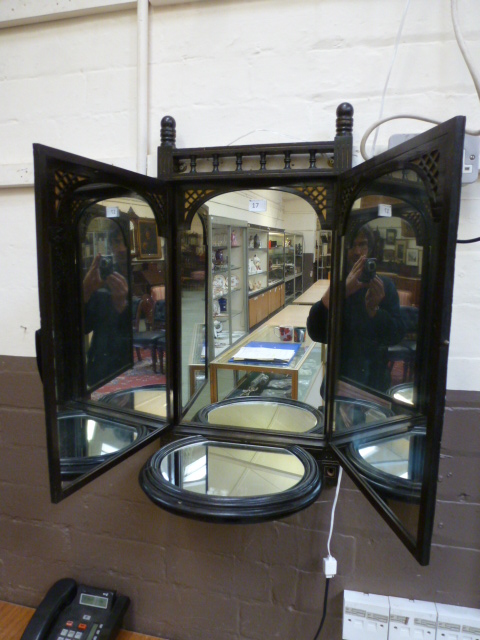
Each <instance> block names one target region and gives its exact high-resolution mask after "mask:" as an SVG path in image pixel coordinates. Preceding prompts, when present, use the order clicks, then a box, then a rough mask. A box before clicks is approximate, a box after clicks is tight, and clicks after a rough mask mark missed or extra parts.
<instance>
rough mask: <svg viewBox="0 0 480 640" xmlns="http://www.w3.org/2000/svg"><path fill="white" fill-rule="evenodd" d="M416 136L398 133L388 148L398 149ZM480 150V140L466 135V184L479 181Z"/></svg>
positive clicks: (464, 158)
mask: <svg viewBox="0 0 480 640" xmlns="http://www.w3.org/2000/svg"><path fill="white" fill-rule="evenodd" d="M415 135H416V134H414V133H396V134H395V135H393V136H390V138H389V140H388V148H389V149H391V148H392V147H396V146H397V144H401V143H402V142H405V141H406V140H410V138H413V137H414V136H415ZM479 150H480V138H479V137H478V136H471V135H469V134H468V133H466V134H465V140H464V143H463V172H462V182H463V183H464V184H468V183H469V182H476V181H477V180H478V161H479V157H478V156H479Z"/></svg>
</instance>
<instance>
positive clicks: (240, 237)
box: [207, 215, 248, 359]
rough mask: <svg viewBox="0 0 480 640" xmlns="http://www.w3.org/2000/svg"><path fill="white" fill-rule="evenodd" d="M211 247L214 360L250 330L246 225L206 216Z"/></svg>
mask: <svg viewBox="0 0 480 640" xmlns="http://www.w3.org/2000/svg"><path fill="white" fill-rule="evenodd" d="M207 223H208V247H209V265H211V270H210V281H209V291H210V297H209V318H210V322H209V323H208V326H209V329H210V331H211V335H210V341H209V343H210V344H211V345H212V346H213V349H212V351H211V354H210V355H211V359H213V357H217V356H218V355H220V353H222V351H224V350H225V349H228V348H229V347H230V346H231V345H232V344H235V342H238V340H241V339H242V338H243V336H244V335H245V334H246V333H247V331H248V324H247V323H248V317H247V282H246V273H245V271H246V269H245V265H246V251H245V249H246V232H247V224H246V223H243V224H242V222H240V221H238V220H229V219H226V218H221V217H220V216H210V215H209V216H207Z"/></svg>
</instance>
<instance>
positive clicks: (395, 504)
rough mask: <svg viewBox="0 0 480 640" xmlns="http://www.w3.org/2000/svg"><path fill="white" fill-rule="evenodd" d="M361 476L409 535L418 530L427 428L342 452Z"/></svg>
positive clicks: (347, 448)
mask: <svg viewBox="0 0 480 640" xmlns="http://www.w3.org/2000/svg"><path fill="white" fill-rule="evenodd" d="M343 451H344V455H345V456H346V458H347V459H348V460H349V461H350V462H351V464H352V466H353V467H354V468H355V469H356V470H357V472H358V474H359V477H361V478H362V479H363V480H364V481H365V482H367V483H368V484H369V485H370V486H372V487H374V488H375V490H376V492H377V494H378V495H379V496H380V497H381V499H382V500H383V501H384V502H385V504H386V505H387V507H388V508H389V509H390V510H391V511H392V512H393V513H394V514H395V516H396V517H397V518H398V519H399V521H400V522H401V523H402V525H403V526H404V527H405V529H406V530H407V531H408V533H409V534H410V535H411V536H412V537H415V536H416V534H417V529H418V518H419V507H420V497H421V491H422V479H423V466H424V455H425V429H415V430H413V431H410V432H408V433H406V434H404V435H397V436H392V437H389V438H383V439H381V440H374V439H372V440H369V441H367V442H362V443H360V442H353V443H350V444H349V445H348V446H347V447H345V448H344V449H343Z"/></svg>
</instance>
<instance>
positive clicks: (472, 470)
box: [0, 357, 480, 640]
mask: <svg viewBox="0 0 480 640" xmlns="http://www.w3.org/2000/svg"><path fill="white" fill-rule="evenodd" d="M479 416H480V394H478V393H465V392H463V393H450V395H449V402H448V409H447V412H446V421H445V430H444V440H443V448H442V461H441V467H440V478H439V479H440V482H439V485H438V500H437V513H436V519H435V530H434V540H433V548H432V555H431V563H430V565H429V566H428V567H420V566H419V565H418V564H417V563H416V562H415V560H414V559H413V558H412V557H411V555H410V554H409V553H408V552H407V551H406V550H405V549H404V548H403V546H402V545H401V544H400V542H399V541H398V540H397V539H396V538H395V536H394V535H393V534H392V533H391V532H390V530H389V529H388V527H387V526H386V525H385V524H384V522H383V520H382V519H381V518H380V516H378V515H377V513H376V512H375V511H374V509H373V508H372V507H371V506H370V505H369V503H368V502H367V501H366V499H365V498H364V497H363V496H362V495H361V494H360V493H359V492H358V491H357V489H356V488H355V487H354V485H353V484H352V483H351V482H350V481H349V480H348V479H347V478H346V477H345V476H344V480H343V481H342V489H341V491H340V497H339V502H338V506H337V513H336V521H335V529H334V535H333V538H332V544H331V549H332V553H333V555H334V556H335V557H336V558H337V560H338V575H337V577H336V578H335V579H334V580H333V581H332V583H331V586H330V600H329V613H328V617H327V621H326V627H325V630H324V632H323V636H324V637H325V638H328V639H329V640H330V639H332V640H333V639H335V638H336V639H338V640H340V638H341V609H342V592H343V590H344V589H354V590H365V591H370V592H373V593H383V594H387V595H396V596H400V597H406V598H418V599H424V600H434V601H437V602H446V603H451V604H459V605H464V606H472V607H479V606H480V586H479V583H478V575H479V572H480V544H479V540H480V535H479V533H480V531H479V522H480V519H479V517H478V516H479V510H480V493H479V486H480V482H479V480H480V477H479V476H480V471H479V469H480V464H479V462H480V445H479V444H478V442H479V438H478V431H479V429H480V420H479ZM44 431H45V429H44V423H43V412H42V393H41V384H40V380H39V378H38V375H37V373H36V369H35V361H34V360H33V359H30V358H12V357H3V358H1V359H0V494H1V496H2V498H1V502H0V599H3V600H7V601H11V602H17V603H20V604H24V605H30V606H35V605H37V604H38V602H39V601H40V599H41V597H42V595H43V593H44V592H45V591H46V590H47V589H48V587H49V586H50V585H51V584H52V583H53V582H54V581H55V580H57V579H58V578H61V577H65V576H72V577H73V578H75V579H77V580H79V581H82V580H83V581H85V582H86V583H87V584H88V583H90V584H97V585H100V586H105V587H109V588H116V589H118V590H119V591H120V592H122V593H125V594H127V595H128V596H130V598H131V600H132V605H131V607H130V609H129V612H128V614H127V617H126V623H125V626H126V627H127V628H130V629H134V630H137V631H142V632H145V633H151V634H154V635H160V636H162V637H165V638H171V639H175V640H202V639H205V640H240V639H242V640H265V639H266V638H268V639H270V638H278V639H279V640H297V639H298V638H313V636H314V633H315V630H316V628H317V626H318V623H319V621H320V618H321V607H322V598H323V590H324V578H323V573H322V558H323V556H324V555H325V553H326V543H327V538H328V531H329V527H330V512H331V507H332V500H333V497H334V492H333V490H332V489H328V490H324V491H323V492H322V494H321V496H320V498H319V499H318V500H317V502H316V503H315V504H314V505H312V506H311V507H309V508H308V509H307V510H305V511H303V512H300V513H298V514H296V515H294V516H291V517H289V518H286V519H284V520H278V521H275V522H271V523H265V524H256V525H249V526H240V525H238V526H234V525H212V524H207V523H201V522H196V521H193V520H187V519H184V518H180V517H178V516H175V515H172V514H169V513H167V512H165V511H162V510H161V509H159V508H157V507H155V506H154V505H153V504H151V503H150V502H149V501H148V499H147V497H146V496H145V494H144V493H143V492H142V490H141V489H140V486H139V484H138V472H139V470H140V468H141V466H142V465H143V463H144V461H145V460H146V459H147V458H148V457H149V456H150V455H152V453H153V452H154V451H155V450H156V445H151V446H150V447H148V448H147V449H145V450H142V451H141V452H139V453H138V454H136V455H135V456H133V457H132V458H130V459H129V460H127V461H126V462H124V463H123V464H122V465H120V467H118V468H115V469H112V470H110V471H109V472H107V473H106V474H105V475H103V476H102V477H100V478H99V479H97V480H96V481H95V482H94V483H93V484H92V485H90V486H88V487H85V488H84V489H82V490H80V491H79V492H77V493H75V494H74V495H73V496H71V497H70V498H68V499H67V500H65V501H63V502H61V503H60V504H58V505H53V504H51V503H50V498H49V489H48V473H47V457H46V448H45V433H44ZM9 640H10V639H9Z"/></svg>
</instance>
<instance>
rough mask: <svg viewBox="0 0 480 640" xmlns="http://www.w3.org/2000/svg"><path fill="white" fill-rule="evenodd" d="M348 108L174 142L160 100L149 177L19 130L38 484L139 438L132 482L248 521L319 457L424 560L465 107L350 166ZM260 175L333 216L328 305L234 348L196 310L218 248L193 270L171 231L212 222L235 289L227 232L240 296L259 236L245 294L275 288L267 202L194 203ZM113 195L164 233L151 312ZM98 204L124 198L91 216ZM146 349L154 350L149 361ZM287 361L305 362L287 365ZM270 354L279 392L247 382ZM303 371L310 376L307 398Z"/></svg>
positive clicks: (75, 481)
mask: <svg viewBox="0 0 480 640" xmlns="http://www.w3.org/2000/svg"><path fill="white" fill-rule="evenodd" d="M352 127H353V108H352V107H351V105H349V104H348V103H343V104H342V105H340V106H339V107H338V109H337V120H336V135H335V136H334V139H333V140H331V141H323V142H322V141H320V142H308V143H307V142H304V143H290V144H272V145H239V146H230V147H209V148H206V147H200V148H183V149H177V148H176V146H175V139H176V129H175V121H174V119H173V118H171V117H169V116H166V117H165V118H163V120H162V128H161V144H160V146H159V148H158V177H157V178H148V177H145V176H141V175H137V174H134V173H132V172H129V171H126V170H122V169H118V168H115V167H111V166H109V165H105V164H102V163H99V162H96V161H94V160H89V159H85V158H81V157H78V156H74V155H72V154H68V153H65V152H62V151H58V150H55V149H51V148H48V147H45V146H43V145H35V146H34V160H35V198H36V218H37V247H38V271H39V295H40V314H41V329H40V330H39V332H38V336H37V338H38V340H37V353H38V363H39V369H40V371H41V375H42V381H43V387H44V402H45V416H46V428H47V442H48V462H49V473H50V486H51V495H52V500H53V501H54V502H58V501H59V500H62V499H64V498H66V497H67V496H69V495H70V494H71V493H73V492H74V491H76V490H78V489H79V488H80V487H83V486H85V485H86V484H87V483H88V482H91V481H92V480H94V479H95V478H96V477H97V476H99V475H100V474H101V473H104V472H105V471H107V470H108V469H110V468H111V467H113V466H114V465H117V464H119V463H121V462H122V461H123V460H125V458H127V457H128V456H130V455H132V453H134V452H135V451H138V449H139V448H140V447H143V446H145V445H146V444H147V443H151V442H152V440H154V439H158V440H159V444H160V446H159V450H158V451H157V452H156V453H155V454H154V455H153V456H152V457H151V458H150V459H149V460H148V461H147V462H146V463H145V465H144V467H143V468H142V469H141V471H140V484H141V487H142V489H143V491H144V492H145V494H146V496H147V497H148V498H149V499H150V500H151V501H152V502H153V503H154V504H156V505H158V506H159V507H161V508H163V509H166V510H168V511H171V512H173V513H176V514H178V515H182V516H186V517H190V518H196V519H200V520H204V521H208V522H213V523H215V522H230V523H239V522H242V523H248V522H260V521H263V520H269V519H277V518H281V517H284V516H287V515H289V514H291V513H295V512H297V511H299V510H301V509H304V508H307V507H308V506H309V505H310V504H312V503H313V502H314V501H315V500H316V499H317V498H318V496H319V494H320V492H321V490H322V487H323V484H324V481H325V477H328V478H334V477H335V474H336V470H337V469H338V465H342V467H343V468H344V469H345V470H346V472H347V473H348V474H349V476H350V477H351V478H352V480H353V481H354V482H355V483H356V485H357V486H358V487H359V489H360V490H361V492H362V493H363V494H364V495H365V496H366V498H367V499H368V500H369V501H370V502H371V504H372V505H373V506H374V507H375V508H376V510H377V511H378V513H379V514H380V515H381V516H382V517H383V518H384V520H385V521H386V522H387V523H388V524H389V526H390V527H391V528H392V529H393V531H394V532H395V533H396V534H397V536H398V538H399V539H400V540H401V541H402V542H403V544H404V545H405V546H406V547H407V549H408V550H409V551H410V552H411V553H412V554H413V555H414V557H415V558H416V559H417V560H418V562H419V563H421V564H427V563H428V561H429V553H430V544H431V537H432V530H433V519H434V512H435V496H436V485H437V475H438V466H439V456H440V442H441V434H442V425H443V416H444V409H445V388H446V369H447V360H448V345H449V333H450V321H451V308H452V296H453V272H454V259H455V243H456V234H457V227H458V210H459V202H460V188H461V173H462V159H463V139H464V128H465V118H463V117H460V116H459V117H456V118H453V119H452V120H449V121H448V122H446V123H444V124H442V125H439V126H438V127H435V128H432V129H431V130H429V131H427V132H425V133H423V134H421V135H419V136H416V137H414V138H412V139H410V140H408V141H407V142H404V143H403V144H401V145H399V146H397V147H395V148H393V149H390V150H389V151H386V152H385V153H383V154H380V155H379V156H377V157H375V158H372V159H371V160H368V161H367V162H365V163H363V164H361V165H358V166H357V167H355V168H353V169H352V168H351V158H352ZM293 159H294V160H295V161H294V162H293V161H292V160H293ZM259 189H272V190H275V191H276V192H278V191H285V192H287V193H288V194H289V198H290V197H291V196H296V197H298V198H301V199H303V200H306V201H307V202H308V203H309V204H311V206H312V207H313V209H314V210H315V212H316V214H317V216H318V218H319V220H320V223H321V228H322V231H324V230H325V231H331V233H332V242H331V247H332V252H331V253H332V256H331V258H332V270H331V280H330V283H331V284H330V295H329V306H328V309H327V308H326V307H325V305H322V304H320V305H316V306H315V307H312V309H313V311H312V312H311V314H313V315H310V316H309V317H308V319H307V321H306V325H307V328H308V340H307V339H306V333H305V322H304V323H303V326H293V327H290V326H275V325H268V324H267V323H266V325H265V328H264V327H263V326H262V327H260V328H259V331H264V333H262V334H261V335H260V333H259V334H257V335H258V337H259V340H258V341H256V343H255V344H251V343H249V344H248V345H247V344H245V345H244V347H248V349H245V350H242V351H241V353H239V352H238V351H239V350H237V349H236V348H234V347H231V348H229V349H228V350H226V351H225V352H223V353H222V354H220V356H217V358H215V357H213V356H215V352H214V350H213V352H211V348H212V340H213V341H214V340H215V334H214V332H215V330H216V329H217V328H218V325H217V326H216V325H215V323H216V322H217V323H218V322H220V324H222V320H221V319H218V318H217V319H215V318H214V317H213V315H212V314H211V313H210V307H211V306H213V302H214V295H213V288H211V287H210V286H209V279H210V277H211V276H212V274H213V273H214V272H213V271H212V264H210V265H209V266H208V267H207V258H204V262H203V265H204V271H206V272H207V273H208V278H205V277H204V278H203V279H202V278H200V277H198V278H195V277H194V276H193V275H192V270H191V269H190V267H191V265H189V264H187V262H188V261H189V260H190V258H191V257H192V256H191V252H187V251H184V250H183V249H184V247H185V244H183V245H182V239H183V240H185V234H188V233H190V232H191V231H192V229H194V228H195V233H198V234H199V236H202V235H203V238H201V239H200V248H199V251H198V254H199V255H200V254H201V255H204V254H202V250H201V246H205V245H208V244H209V241H208V239H207V236H211V240H210V244H209V246H210V251H211V254H210V259H211V260H212V261H213V250H214V248H216V250H220V251H226V253H227V255H228V269H227V271H226V272H227V273H228V274H229V280H228V288H229V296H230V297H231V296H232V295H234V294H235V293H236V292H234V291H232V280H231V279H232V278H233V276H234V271H233V270H232V269H231V267H232V265H233V266H237V264H239V258H238V257H237V256H236V254H235V252H236V251H240V252H242V251H243V252H244V253H243V256H244V259H245V261H246V265H245V266H244V270H243V271H244V274H245V280H244V282H243V285H242V286H243V289H244V292H245V294H244V295H245V300H246V299H247V290H248V292H249V293H251V289H250V286H249V284H247V283H250V280H251V278H250V276H251V275H252V276H254V277H256V278H259V277H262V276H264V274H261V273H259V274H257V273H255V274H250V273H249V271H248V265H249V264H250V260H252V261H253V258H254V256H255V255H256V257H257V259H258V260H259V261H260V268H259V269H258V271H266V272H267V278H266V282H267V285H266V286H267V290H266V291H263V292H261V293H267V292H268V291H271V290H272V289H275V287H279V293H278V295H279V299H280V300H281V299H282V296H283V300H284V296H285V282H284V280H285V271H284V270H285V263H287V265H290V264H291V263H290V256H289V255H288V252H287V259H285V256H286V253H285V249H286V247H285V233H284V232H283V231H278V230H271V231H270V230H268V232H267V233H266V234H264V235H263V236H262V237H260V236H261V233H263V232H260V231H257V230H255V229H254V228H252V227H253V226H255V227H257V228H258V229H260V228H261V227H262V225H261V220H262V219H261V217H259V218H258V222H259V224H258V225H252V227H248V228H240V227H239V226H238V225H237V226H234V225H228V224H225V221H221V223H220V224H218V225H216V223H215V224H214V223H213V221H212V224H211V225H210V227H208V224H205V222H204V220H203V219H202V218H201V210H202V207H204V205H205V207H208V202H209V201H211V200H212V199H214V198H215V197H217V196H220V195H222V194H226V193H236V192H239V191H242V190H243V191H244V192H245V193H246V194H251V193H252V192H253V191H255V190H259ZM275 196H276V197H277V196H278V194H277V193H276V194H275ZM247 197H248V195H247ZM127 202H128V203H129V206H132V208H133V209H134V211H135V215H136V216H137V217H138V219H139V222H141V226H142V229H143V235H142V237H141V243H142V246H141V248H140V250H141V252H142V255H144V256H152V255H153V254H154V253H155V252H156V251H157V252H158V246H159V243H158V238H163V241H162V246H163V250H162V252H163V253H164V258H165V301H164V302H165V304H164V321H163V322H162V324H161V326H160V325H158V324H156V321H155V314H153V313H152V309H151V306H150V303H149V300H148V296H146V297H145V298H143V297H142V298H141V299H140V301H139V302H138V308H137V309H136V311H134V303H135V301H134V296H133V291H132V287H133V282H132V273H133V269H132V255H133V253H134V247H132V239H131V235H130V229H129V218H128V217H127V216H125V215H123V213H122V212H123V210H124V208H125V205H126V203H127ZM132 202H133V203H134V204H133V205H132V204H131V203H132ZM99 204H101V205H102V206H107V205H108V208H110V210H113V209H116V210H117V211H118V213H117V214H116V215H115V216H114V217H111V218H108V220H103V218H106V216H104V215H103V213H101V212H99V209H98V205H99ZM205 207H204V208H205ZM385 211H388V212H389V216H388V217H387V218H386V217H385V215H384V213H385ZM99 218H102V220H101V221H99ZM202 220H203V221H202ZM100 222H101V225H102V227H105V232H106V233H108V239H109V246H110V247H111V255H112V256H113V259H112V260H111V261H110V260H107V259H106V258H107V257H109V255H110V254H108V255H107V249H105V255H103V254H102V253H101V251H100V252H99V253H98V255H97V256H95V258H94V259H93V261H92V262H91V263H90V265H89V267H88V269H87V270H86V272H85V269H84V268H83V265H84V264H85V261H86V260H85V259H86V258H88V257H90V256H89V252H90V248H89V247H90V246H91V235H90V234H91V233H93V230H94V229H95V228H96V227H97V225H100ZM225 229H228V231H225ZM197 230H198V231H197ZM233 232H235V238H236V240H235V242H232V237H233V235H232V234H233ZM237 232H238V235H237ZM222 234H226V238H224V239H226V242H223V240H220V237H221V236H222ZM274 234H276V235H274ZM255 235H257V246H255ZM251 236H253V242H254V246H253V247H250V237H251ZM214 238H216V239H218V240H215V241H214ZM237 238H238V240H237ZM382 240H384V241H385V242H383V250H385V247H386V246H387V244H390V245H391V247H392V250H394V251H395V253H396V255H398V256H399V257H398V260H400V261H401V262H402V263H403V266H402V269H401V270H399V271H398V272H395V270H394V269H393V265H392V262H391V261H390V260H389V254H385V251H383V253H382V242H381V241H382ZM217 241H218V247H215V242H217ZM387 241H388V242H387ZM274 242H275V243H276V244H275V245H274V244H273V243H274ZM237 243H238V245H239V246H237ZM241 243H243V245H244V247H245V248H244V249H242V248H241V246H240V245H241ZM258 243H259V244H258ZM232 245H233V246H232ZM402 252H403V253H402ZM196 253H197V252H196ZM215 254H216V251H215ZM252 254H253V255H252ZM262 256H264V257H262ZM224 257H225V256H224ZM215 260H217V257H216V256H215ZM262 260H263V262H262ZM197 266H198V265H197ZM224 266H225V267H227V265H224ZM407 267H408V268H407ZM189 269H190V276H189V275H186V274H187V271H188V270H189ZM255 269H256V267H255ZM256 270H257V269H256ZM196 271H201V269H196ZM197 275H198V274H197ZM392 276H397V278H394V277H392ZM189 278H190V279H189ZM347 278H348V282H347ZM401 278H403V280H401ZM192 279H194V280H195V282H194V283H192V281H191V280H192ZM252 279H253V278H252ZM407 279H408V282H410V283H414V285H412V290H413V288H414V290H415V297H414V298H413V296H411V297H410V300H409V304H404V301H403V296H402V295H401V293H402V291H401V290H400V289H399V287H400V286H403V285H404V284H405V282H407ZM263 282H265V280H263ZM352 283H353V286H352ZM400 283H402V284H400ZM192 285H193V287H192ZM269 285H271V287H270V288H268V287H269ZM255 295H257V292H255ZM412 300H413V302H412ZM250 303H251V300H249V315H250V311H251V307H250ZM272 304H273V299H272ZM291 306H292V307H295V306H297V307H300V306H301V305H291ZM267 308H268V304H267ZM231 309H232V310H234V309H235V310H240V306H238V307H237V306H236V305H234V304H232V305H231ZM287 310H288V308H286V309H284V310H283V311H285V312H287ZM227 311H228V306H227ZM245 311H246V307H245ZM283 311H282V312H283ZM302 313H303V312H302ZM137 319H140V320H141V322H137V321H136V320H137ZM224 320H225V322H227V321H228V322H229V323H230V325H231V329H229V338H230V333H232V336H233V330H234V328H235V327H234V318H233V316H232V317H231V318H228V319H224ZM246 328H247V327H245V329H246ZM241 330H244V328H243V326H242V327H241ZM212 336H213V337H212ZM244 339H245V338H244ZM195 341H196V345H195V344H192V343H194V342H195ZM199 341H200V342H202V341H203V343H204V344H202V345H201V348H200V355H199V356H198V354H196V355H195V356H194V357H195V359H200V362H199V363H195V364H198V366H199V368H198V370H196V371H195V380H194V383H193V384H192V383H191V382H190V381H191V375H192V371H191V369H190V355H191V353H192V352H196V348H197V347H198V346H199V345H198V342H199ZM192 349H193V351H192ZM202 350H203V356H204V361H203V362H202ZM307 352H308V353H307ZM325 356H326V357H325ZM222 357H224V359H225V360H226V361H225V362H223V361H222V362H220V361H219V359H222ZM158 360H160V363H161V365H162V366H161V367H158V366H157V367H155V366H154V365H155V362H158ZM300 360H302V366H301V367H300V366H298V367H297V366H296V363H297V364H298V363H299V362H300ZM239 363H241V364H239ZM259 363H261V364H260V365H259ZM218 364H220V365H222V366H220V367H219V366H218ZM307 365H308V366H307ZM324 366H325V367H326V372H325V375H322V374H321V367H324ZM303 368H306V369H307V370H309V373H308V375H303V376H302V375H301V373H299V371H298V369H303ZM268 369H273V370H274V373H275V374H278V373H279V372H282V371H283V372H284V374H283V378H284V379H286V378H291V380H290V381H288V383H289V384H291V383H292V382H293V378H295V393H294V394H292V396H291V397H290V398H287V397H283V398H281V397H279V396H278V395H276V393H273V394H272V397H265V396H263V397H262V396H260V395H258V394H257V395H256V393H257V391H258V390H260V389H263V387H262V386H261V382H262V379H263V376H264V375H266V374H268V371H267V370H268ZM297 374H298V375H297ZM315 375H318V376H319V377H318V378H317V380H316V382H315V383H314V384H313V387H316V389H317V396H316V397H315V400H309V398H310V397H311V394H312V391H313V387H312V386H309V385H311V384H312V382H311V381H312V379H313V378H314V377H315ZM246 376H250V377H246ZM214 378H215V381H214ZM274 381H275V382H278V383H279V385H277V386H278V387H279V389H277V390H276V389H275V385H274V387H273V388H271V390H273V391H278V390H280V387H281V384H282V380H281V379H277V378H275V380H274ZM212 382H213V386H214V387H215V386H216V388H217V391H218V390H219V389H222V388H228V389H229V390H230V391H237V392H238V393H237V395H236V396H235V397H229V398H225V399H220V398H223V397H224V395H223V393H221V392H220V393H217V394H216V395H214V396H212V395H211V391H212ZM245 384H247V385H248V386H247V387H242V385H245ZM399 385H401V386H402V389H403V391H402V393H399V392H398V388H399ZM292 386H293V385H292ZM395 389H397V391H395ZM244 391H245V392H246V394H245V395H244V394H243V392H244ZM295 396H296V397H295ZM215 398H217V399H216V400H215ZM212 399H213V402H212ZM319 407H321V409H319ZM299 426H300V428H299ZM90 443H94V446H93V444H92V446H90ZM372 452H375V455H372ZM392 455H394V456H395V457H396V463H395V465H394V468H393V467H392V472H390V470H389V468H387V467H386V466H385V465H384V464H383V460H384V459H385V457H388V456H392ZM326 470H328V474H327V471H326ZM399 474H400V475H399ZM259 475H261V477H262V480H261V482H260V481H259V482H256V480H255V478H256V477H257V476H259Z"/></svg>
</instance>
